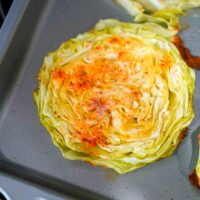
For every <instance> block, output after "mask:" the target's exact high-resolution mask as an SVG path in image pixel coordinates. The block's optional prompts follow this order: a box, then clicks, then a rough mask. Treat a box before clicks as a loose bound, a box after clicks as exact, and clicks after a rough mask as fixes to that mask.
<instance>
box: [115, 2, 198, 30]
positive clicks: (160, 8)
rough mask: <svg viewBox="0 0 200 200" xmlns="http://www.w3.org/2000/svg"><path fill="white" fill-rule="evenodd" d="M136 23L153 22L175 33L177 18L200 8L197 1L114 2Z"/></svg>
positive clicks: (177, 27) (177, 25) (177, 26)
mask: <svg viewBox="0 0 200 200" xmlns="http://www.w3.org/2000/svg"><path fill="white" fill-rule="evenodd" d="M115 2H116V3H118V4H119V5H120V6H122V7H123V8H124V9H125V10H126V11H127V12H128V14H129V15H130V16H132V17H133V20H134V21H135V22H137V23H144V22H154V23H156V24H160V25H161V26H163V27H165V28H168V29H170V30H171V31H174V33H177V32H178V31H179V30H180V24H179V16H180V15H182V14H184V11H186V10H188V9H191V8H196V7H198V6H200V1H199V0H194V1H193V0H162V1H160V0H115Z"/></svg>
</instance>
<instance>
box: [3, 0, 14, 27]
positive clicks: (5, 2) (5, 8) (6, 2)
mask: <svg viewBox="0 0 200 200" xmlns="http://www.w3.org/2000/svg"><path fill="white" fill-rule="evenodd" d="M12 2H13V0H0V28H1V26H2V24H3V21H4V20H5V17H6V15H7V13H8V11H9V8H10V6H11V4H12Z"/></svg>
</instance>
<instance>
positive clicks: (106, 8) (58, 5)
mask: <svg viewBox="0 0 200 200" xmlns="http://www.w3.org/2000/svg"><path fill="white" fill-rule="evenodd" d="M103 18H117V19H121V20H124V21H129V20H131V19H130V18H129V16H128V15H127V14H126V12H125V11H124V10H123V9H122V8H120V7H118V6H117V5H115V4H114V3H113V1H111V0H84V1H83V0H59V1H56V0H51V1H34V0H20V1H16V0H15V1H14V3H13V5H12V7H11V11H10V13H9V15H8V16H7V18H6V20H5V23H4V24H3V26H2V29H1V32H0V63H1V64H0V171H1V172H2V173H4V175H3V178H2V176H0V187H1V185H3V184H5V183H7V182H9V181H10V180H14V181H16V180H18V179H19V180H20V181H23V182H24V183H26V185H29V186H32V187H35V188H40V190H42V191H48V192H49V193H52V194H53V195H54V198H52V199H54V200H57V199H60V198H61V197H62V198H63V199H67V198H68V197H69V196H71V198H81V199H116V200H124V199H125V200H160V199H162V200H188V199H190V200H197V199H200V192H199V191H198V190H196V189H195V188H194V187H193V186H191V185H190V183H189V181H188V175H189V173H190V172H191V171H192V169H193V168H194V167H195V163H196V161H197V157H198V144H197V134H198V132H200V88H199V87H200V72H199V71H196V90H195V95H194V110H195V114H196V116H195V119H194V120H193V122H192V124H191V125H190V126H189V133H188V136H187V137H186V139H185V140H184V141H183V143H182V144H181V145H180V146H179V148H178V149H177V151H176V152H175V153H174V155H173V156H171V157H169V158H166V159H163V160H160V161H158V162H156V163H154V164H151V165H148V166H146V167H143V168H141V169H139V170H136V171H133V172H130V173H128V174H125V175H118V174H117V173H115V172H114V171H112V170H110V169H104V168H101V167H94V166H90V165H89V164H87V163H84V162H80V161H69V160H66V159H64V158H63V157H62V155H61V153H60V152H59V150H58V149H57V148H56V147H55V146H54V145H53V143H52V141H51V138H50V136H49V134H48V133H47V131H46V130H45V128H43V127H42V126H41V124H40V121H39V118H38V116H37V109H36V106H35V105H34V102H33V97H32V93H33V90H34V89H35V88H36V87H37V80H36V77H37V74H38V71H39V69H40V67H41V65H42V63H43V58H44V56H45V55H46V54H47V52H50V51H53V50H55V49H56V48H57V47H58V46H59V45H60V44H61V43H62V42H63V41H66V40H67V39H69V38H71V37H75V36H76V35H77V34H78V33H82V32H85V31H87V30H89V29H90V28H92V27H93V26H94V25H95V23H97V22H98V20H99V19H103ZM182 22H183V25H185V26H187V27H188V26H189V27H188V28H187V29H186V30H185V31H183V32H182V33H181V36H182V38H183V39H184V41H185V44H186V46H188V47H189V48H190V50H191V51H192V53H193V54H196V55H200V48H199V44H200V36H199V35H200V9H194V10H193V11H191V12H189V13H188V14H187V16H185V17H183V18H182ZM7 176H9V180H7V182H5V177H7ZM10 176H11V177H12V178H10ZM16 184H17V183H16ZM5 187H6V186H5ZM40 190H38V191H40ZM10 191H11V190H10ZM28 191H29V192H30V190H24V191H20V192H21V193H22V194H24V195H21V198H20V200H25V199H27V198H26V197H27V196H28V197H30V198H29V199H34V198H35V197H34V196H33V194H32V193H30V194H27V192H28ZM18 192H19V191H18ZM11 193H14V191H13V190H12V191H11ZM38 194H39V192H38ZM9 195H11V196H12V197H13V199H15V198H14V197H15V196H16V195H15V194H9ZM16 199H19V198H16ZM49 199H50V198H49Z"/></svg>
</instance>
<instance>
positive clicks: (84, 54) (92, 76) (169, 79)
mask: <svg viewBox="0 0 200 200" xmlns="http://www.w3.org/2000/svg"><path fill="white" fill-rule="evenodd" d="M154 30H156V31H154ZM173 34H174V33H173V32H172V31H170V30H167V29H164V28H161V27H160V26H159V25H156V24H154V23H145V24H133V23H125V22H120V21H118V20H114V19H108V20H101V21H100V22H99V23H97V24H96V26H95V27H94V28H93V29H92V30H91V31H89V32H87V33H84V34H80V35H78V36H77V37H76V38H73V39H71V40H69V41H67V42H64V43H63V44H62V45H61V46H60V47H59V48H58V49H57V50H56V51H54V52H52V53H49V54H48V55H47V56H46V57H45V60H44V64H43V66H42V68H41V70H40V73H39V76H38V80H39V87H38V89H37V90H36V91H35V92H34V100H35V103H36V105H37V108H38V114H39V118H40V120H41V123H42V124H43V126H44V127H45V128H46V129H47V130H48V132H49V133H50V135H51V137H52V140H53V142H54V144H55V145H56V146H57V147H58V148H59V149H60V150H61V152H62V154H63V156H64V157H65V158H67V159H70V160H82V161H87V162H90V163H92V164H94V165H101V166H105V167H108V168H113V169H114V170H116V171H117V172H118V173H120V174H123V173H126V172H129V171H132V170H135V169H137V168H140V167H142V166H144V165H147V164H149V163H152V162H155V161H157V160H159V159H161V158H164V157H167V156H170V155H171V154H172V153H173V151H174V150H175V149H176V147H177V145H178V144H179V143H180V141H181V132H182V131H183V129H184V128H185V127H187V126H188V125H189V124H190V122H191V121H192V119H193V117H194V114H193V108H192V96H193V92H194V79H195V74H194V71H193V70H192V69H190V68H189V67H188V66H187V65H186V63H185V62H184V61H183V59H182V58H181V56H180V54H179V52H178V50H177V49H176V47H175V46H174V45H173V44H172V43H171V42H170V40H169V39H170V37H171V36H172V35H173Z"/></svg>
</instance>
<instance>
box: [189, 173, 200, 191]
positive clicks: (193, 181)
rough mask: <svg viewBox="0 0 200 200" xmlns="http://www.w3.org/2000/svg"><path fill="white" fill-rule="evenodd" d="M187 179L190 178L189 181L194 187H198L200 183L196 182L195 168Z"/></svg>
mask: <svg viewBox="0 0 200 200" xmlns="http://www.w3.org/2000/svg"><path fill="white" fill-rule="evenodd" d="M189 180H190V183H191V184H192V185H194V186H195V187H197V188H198V189H200V185H199V182H198V177H197V174H196V171H195V170H193V171H192V173H191V174H190V175H189Z"/></svg>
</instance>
